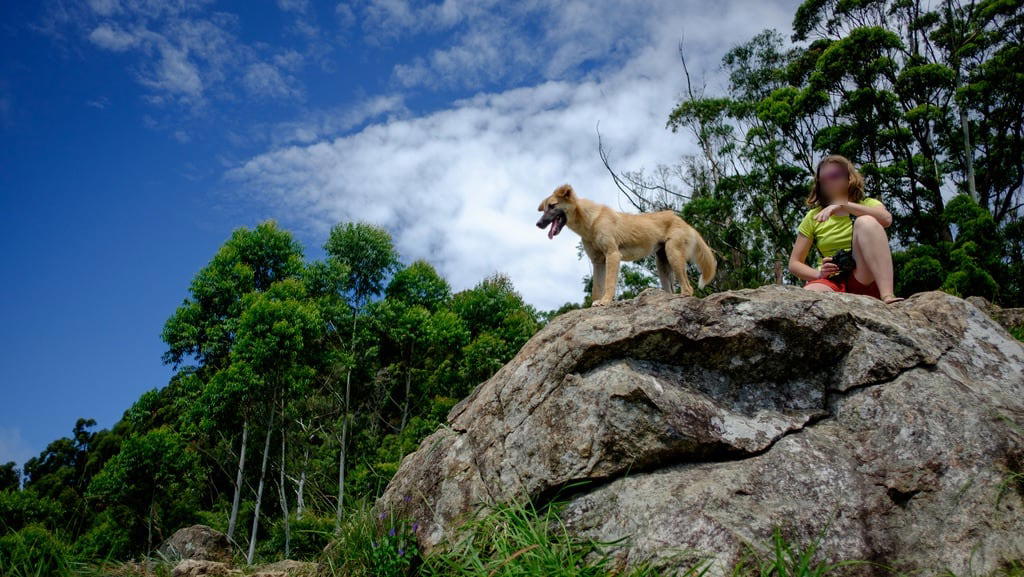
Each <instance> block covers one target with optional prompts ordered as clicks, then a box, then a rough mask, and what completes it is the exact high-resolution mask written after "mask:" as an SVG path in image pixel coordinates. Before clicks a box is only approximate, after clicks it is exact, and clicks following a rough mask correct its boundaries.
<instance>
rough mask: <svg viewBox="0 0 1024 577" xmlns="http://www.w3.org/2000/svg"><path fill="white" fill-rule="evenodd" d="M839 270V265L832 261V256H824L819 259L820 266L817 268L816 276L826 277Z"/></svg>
mask: <svg viewBox="0 0 1024 577" xmlns="http://www.w3.org/2000/svg"><path fill="white" fill-rule="evenodd" d="M837 272H839V265H837V264H835V263H834V262H832V257H830V256H826V257H825V258H823V259H821V268H819V269H818V278H828V277H830V276H832V275H834V274H836V273H837Z"/></svg>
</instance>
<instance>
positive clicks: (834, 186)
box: [818, 162, 850, 200]
mask: <svg viewBox="0 0 1024 577" xmlns="http://www.w3.org/2000/svg"><path fill="white" fill-rule="evenodd" d="M818 176H819V181H818V182H819V183H820V184H821V190H822V191H823V192H824V193H825V196H827V197H828V200H838V199H842V198H845V197H846V196H847V195H848V194H849V192H850V175H849V173H848V172H846V167H845V166H843V165H841V164H837V163H835V162H829V163H826V164H825V165H823V166H822V167H821V171H820V172H819V173H818Z"/></svg>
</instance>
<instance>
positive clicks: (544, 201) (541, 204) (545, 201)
mask: <svg viewBox="0 0 1024 577" xmlns="http://www.w3.org/2000/svg"><path fill="white" fill-rule="evenodd" d="M547 202H548V199H546V198H545V199H544V200H542V201H540V206H538V207H537V212H544V205H545V204H547Z"/></svg>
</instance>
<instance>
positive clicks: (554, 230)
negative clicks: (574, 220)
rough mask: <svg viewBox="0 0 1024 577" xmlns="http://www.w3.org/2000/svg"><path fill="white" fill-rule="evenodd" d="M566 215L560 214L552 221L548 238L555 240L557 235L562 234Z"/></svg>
mask: <svg viewBox="0 0 1024 577" xmlns="http://www.w3.org/2000/svg"><path fill="white" fill-rule="evenodd" d="M565 221H566V218H565V215H564V214H560V215H558V216H556V217H555V220H552V221H551V228H549V229H548V238H555V235H556V234H558V233H560V232H562V227H563V226H565Z"/></svg>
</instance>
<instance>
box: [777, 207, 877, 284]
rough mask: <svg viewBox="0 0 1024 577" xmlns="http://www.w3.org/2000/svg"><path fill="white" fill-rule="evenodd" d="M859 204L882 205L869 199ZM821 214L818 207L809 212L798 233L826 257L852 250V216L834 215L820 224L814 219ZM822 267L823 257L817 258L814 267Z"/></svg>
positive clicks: (801, 222) (798, 228)
mask: <svg viewBox="0 0 1024 577" xmlns="http://www.w3.org/2000/svg"><path fill="white" fill-rule="evenodd" d="M857 204H861V205H864V206H881V205H882V203H881V202H879V201H878V200H875V199H874V198H867V197H865V198H862V199H861V201H860V202H858V203H857ZM819 212H821V209H820V208H818V207H814V208H812V209H811V210H809V211H807V214H805V215H804V219H803V220H802V221H800V226H799V227H797V232H799V233H802V234H803V235H804V236H806V237H807V238H809V239H811V241H812V242H813V243H814V245H815V246H816V247H818V250H819V251H821V254H822V255H824V256H832V255H833V254H835V252H836V251H837V250H839V249H841V248H846V249H849V248H851V247H852V246H853V220H852V219H850V216H849V215H845V214H844V215H843V216H835V215H832V216H831V217H829V219H828V220H826V221H825V222H818V221H816V220H814V217H815V215H817V214H818V213H819ZM820 265H821V257H817V258H816V259H815V262H814V265H813V266H814V267H818V266H820Z"/></svg>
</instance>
